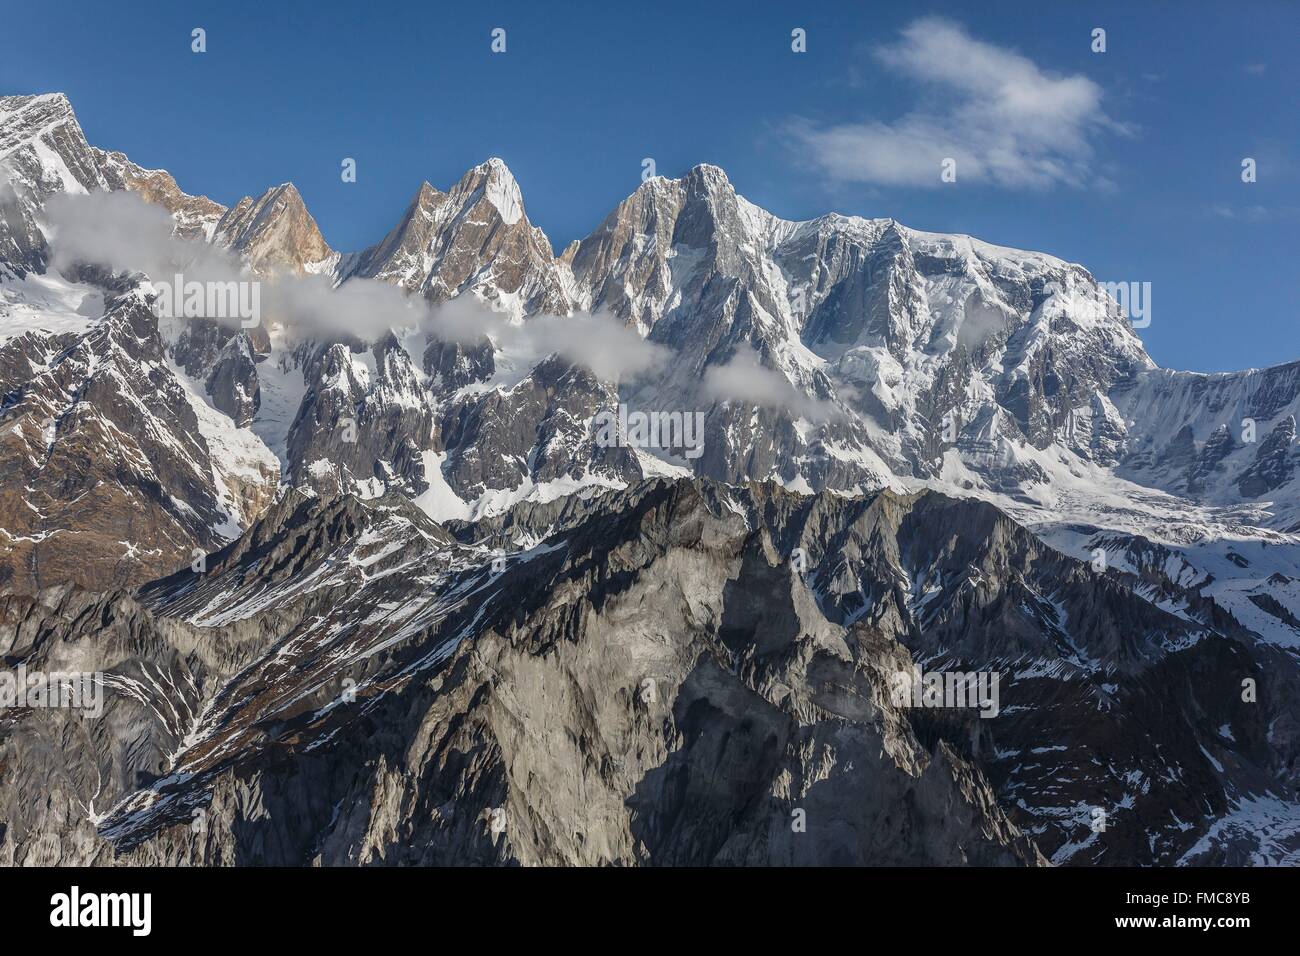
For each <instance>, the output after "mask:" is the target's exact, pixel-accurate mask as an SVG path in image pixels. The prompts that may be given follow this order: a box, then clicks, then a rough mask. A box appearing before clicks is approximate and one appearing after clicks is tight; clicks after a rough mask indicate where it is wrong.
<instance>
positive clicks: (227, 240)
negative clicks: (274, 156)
mask: <svg viewBox="0 0 1300 956" xmlns="http://www.w3.org/2000/svg"><path fill="white" fill-rule="evenodd" d="M214 240H215V241H216V242H218V243H220V244H222V245H225V246H229V247H230V248H231V249H233V250H235V251H236V252H238V253H240V254H241V256H242V257H243V258H244V260H245V261H246V262H247V263H248V264H249V266H251V267H252V268H253V269H254V270H255V271H256V272H258V273H260V274H262V275H275V274H277V273H286V274H291V275H298V276H302V275H308V274H317V273H328V272H330V271H331V270H332V269H333V268H334V264H335V263H336V262H337V261H338V254H337V253H336V252H334V251H333V250H332V249H330V247H329V246H328V245H327V244H326V242H325V237H324V236H322V235H321V232H320V228H319V227H318V226H317V225H316V220H315V219H313V218H312V216H311V213H309V212H308V211H307V207H306V205H305V204H304V203H303V201H302V196H300V195H299V194H298V190H297V189H296V188H295V187H294V185H293V183H284V184H282V185H280V186H276V187H274V188H272V189H268V190H267V191H266V192H264V193H262V195H261V196H258V197H257V198H256V199H254V198H253V197H252V196H245V197H244V198H243V199H241V200H239V202H237V203H236V204H235V205H234V206H233V207H231V208H230V209H229V210H228V211H227V212H226V213H225V215H223V216H222V217H221V220H220V221H219V222H218V223H217V224H216V227H215V234H214Z"/></svg>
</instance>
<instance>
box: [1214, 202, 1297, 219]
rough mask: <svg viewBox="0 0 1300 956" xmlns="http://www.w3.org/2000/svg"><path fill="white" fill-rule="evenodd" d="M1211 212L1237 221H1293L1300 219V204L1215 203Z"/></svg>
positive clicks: (1222, 217)
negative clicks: (1238, 204) (1235, 204)
mask: <svg viewBox="0 0 1300 956" xmlns="http://www.w3.org/2000/svg"><path fill="white" fill-rule="evenodd" d="M1210 214H1211V215H1213V216H1217V217H1218V218H1220V219H1231V220H1235V221H1237V222H1278V221H1292V220H1300V206H1261V205H1259V204H1252V205H1240V206H1234V205H1232V204H1230V203H1215V204H1214V205H1212V206H1211V207H1210Z"/></svg>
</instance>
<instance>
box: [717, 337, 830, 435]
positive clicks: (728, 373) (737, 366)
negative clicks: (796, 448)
mask: <svg viewBox="0 0 1300 956" xmlns="http://www.w3.org/2000/svg"><path fill="white" fill-rule="evenodd" d="M704 394H705V395H706V396H708V397H709V398H713V399H717V400H719V401H724V402H732V401H734V402H742V403H744V404H748V405H758V406H762V407H764V408H776V409H782V410H785V411H788V412H789V413H790V415H791V416H792V417H794V418H806V419H808V420H809V421H813V422H821V421H829V420H833V419H836V418H838V417H839V416H840V412H839V410H838V409H837V408H835V406H834V405H832V404H830V403H829V402H823V401H818V400H817V399H815V398H810V397H809V396H807V395H805V394H804V393H803V392H801V391H800V390H799V389H797V388H795V387H794V385H792V384H791V383H790V381H789V379H787V378H786V377H785V376H784V375H782V374H781V373H780V372H778V371H776V370H775V369H771V368H767V367H766V366H764V365H763V364H762V361H761V360H760V359H759V356H758V353H757V352H756V351H754V349H753V347H752V346H750V345H742V346H740V348H738V349H737V350H736V353H735V354H734V355H733V356H732V357H731V359H730V360H729V361H728V362H726V363H725V364H723V365H713V366H710V367H709V369H708V371H707V372H705V373H704Z"/></svg>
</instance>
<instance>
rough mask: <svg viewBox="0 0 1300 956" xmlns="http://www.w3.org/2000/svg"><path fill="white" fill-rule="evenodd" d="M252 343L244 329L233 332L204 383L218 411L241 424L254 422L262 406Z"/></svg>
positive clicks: (241, 425) (243, 425) (245, 424)
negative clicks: (254, 417)
mask: <svg viewBox="0 0 1300 956" xmlns="http://www.w3.org/2000/svg"><path fill="white" fill-rule="evenodd" d="M254 362H255V360H254V356H253V345H252V343H251V342H250V341H249V339H248V336H247V335H245V334H244V333H243V332H239V333H236V334H234V335H231V337H230V339H229V340H228V341H227V342H226V345H225V346H224V347H223V348H222V350H221V352H220V353H218V355H217V360H216V362H215V363H214V364H213V366H212V371H211V372H210V373H209V374H208V378H207V381H206V382H204V386H205V387H206V388H207V391H208V394H209V395H210V396H212V404H213V405H214V406H215V407H216V409H217V411H219V412H223V413H224V414H226V415H228V416H229V417H230V419H231V421H233V422H234V423H235V424H236V425H237V426H238V427H240V428H243V427H245V426H247V425H250V424H252V421H253V416H254V415H256V414H257V410H258V407H259V406H260V405H261V390H260V387H259V385H258V380H257V366H256V365H255V364H254Z"/></svg>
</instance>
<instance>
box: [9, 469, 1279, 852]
mask: <svg viewBox="0 0 1300 956" xmlns="http://www.w3.org/2000/svg"><path fill="white" fill-rule="evenodd" d="M512 518H513V521H512V522H511V524H512V525H513V528H514V531H513V533H515V534H519V535H523V536H524V537H525V538H527V539H528V540H527V542H526V544H525V546H524V547H523V549H522V550H519V546H517V545H514V546H511V548H512V550H511V553H509V554H508V555H506V557H505V559H504V561H503V562H501V565H502V566H503V567H504V570H501V571H494V570H493V565H492V560H493V557H492V552H490V551H487V550H485V548H484V547H483V545H482V544H469V543H460V542H458V541H457V540H456V539H454V538H453V537H452V536H451V535H449V534H448V533H447V531H446V530H444V529H442V528H440V527H439V526H437V525H435V524H433V523H432V522H429V521H428V519H427V518H426V517H425V516H424V515H423V514H422V513H421V512H419V511H418V510H416V509H414V508H412V507H411V506H410V505H409V503H406V502H405V501H404V500H403V499H400V498H390V499H384V500H381V501H377V502H372V503H370V504H363V503H362V502H360V501H358V500H356V499H354V498H344V499H339V500H336V501H333V502H321V501H318V500H307V499H303V498H301V497H299V496H296V495H293V494H290V495H287V496H286V497H284V498H283V499H282V500H281V501H280V502H279V503H277V504H276V505H275V506H273V507H272V508H271V509H270V511H268V513H267V514H266V516H265V517H264V518H263V519H262V521H261V522H259V524H258V525H257V526H256V527H255V528H254V529H253V530H251V531H250V532H249V534H248V535H247V536H245V537H244V538H243V539H241V540H240V541H239V542H238V543H236V544H234V545H231V546H230V547H228V548H227V549H225V550H223V551H222V552H220V553H218V554H217V555H214V556H212V558H211V560H210V561H209V563H208V566H207V570H206V572H204V573H202V574H196V573H193V572H190V571H188V570H187V571H182V572H180V573H178V574H177V575H175V576H174V577H171V578H168V579H166V580H163V581H160V582H158V583H156V584H154V585H150V586H149V587H147V588H145V589H144V590H143V591H142V592H141V594H140V596H139V597H138V598H137V599H135V600H130V599H127V598H125V597H121V596H118V597H109V598H102V599H100V598H91V597H89V596H86V595H81V594H75V593H68V592H66V590H63V591H51V592H46V593H45V594H43V595H41V596H40V597H39V598H37V599H31V598H21V599H19V598H11V599H9V600H8V601H7V602H5V603H3V604H0V620H5V621H7V622H9V625H10V630H11V631H13V632H14V633H16V635H17V636H16V637H15V638H14V639H13V641H12V645H11V647H10V648H9V649H7V650H6V653H7V654H9V655H10V659H18V660H22V661H24V662H25V663H26V664H27V666H28V667H29V669H36V668H37V667H38V666H44V667H47V668H53V667H54V666H55V665H62V666H64V667H68V666H69V664H68V662H70V661H76V662H77V664H78V666H79V667H81V668H83V669H96V668H97V669H101V670H104V671H105V672H106V673H107V675H108V676H107V677H106V678H105V684H106V685H107V691H106V697H105V706H104V717H103V718H100V719H99V722H95V721H93V720H87V723H88V724H90V726H89V727H88V728H87V729H88V730H89V733H85V734H76V735H75V737H76V739H78V740H79V741H82V742H81V743H79V744H78V745H77V747H76V748H75V749H73V750H59V751H56V753H57V754H58V756H57V757H56V759H57V760H60V761H65V760H66V761H68V763H69V766H68V767H67V768H63V767H61V766H59V765H58V764H55V765H51V764H50V762H49V761H50V754H49V752H48V749H47V748H45V747H44V746H43V745H42V743H41V742H42V741H44V740H48V739H51V738H58V737H63V738H67V737H68V735H69V732H70V730H71V729H72V727H73V726H74V724H75V723H77V722H80V721H83V720H84V719H85V718H82V717H80V716H78V715H76V714H73V713H71V712H69V711H66V710H64V711H60V710H43V709H39V708H37V709H33V710H31V711H29V712H27V713H23V714H20V715H18V716H17V717H12V718H10V719H9V720H8V722H7V723H6V725H5V728H4V730H3V732H0V756H3V759H4V762H5V764H6V765H7V766H8V767H10V768H12V770H11V773H12V774H14V775H16V779H21V780H23V781H27V782H29V783H30V782H32V781H40V780H42V779H45V780H50V779H53V778H54V776H55V775H60V774H66V775H65V776H61V777H60V779H64V780H67V781H69V782H68V783H67V784H66V785H64V786H63V787H60V788H58V789H53V788H51V792H52V793H54V794H56V796H55V799H54V800H52V801H50V802H48V803H44V804H42V803H36V804H33V803H32V802H30V801H27V800H24V799H21V798H20V796H19V795H20V793H21V792H22V791H20V790H17V789H15V788H6V789H2V790H0V821H3V822H5V823H6V826H5V828H4V834H5V835H4V837H3V838H0V858H4V859H5V860H6V861H7V862H13V863H34V862H47V863H48V862H63V863H69V862H97V863H111V862H129V863H150V864H153V863H182V862H184V863H225V864H235V863H257V864H281V865H283V864H289V865H297V864H309V863H319V864H326V865H330V864H349V863H385V864H397V863H482V864H491V863H523V864H574V863H648V864H696V865H698V864H710V863H745V864H756V863H763V864H833V863H841V864H855V863H876V864H899V863H924V864H951V863H976V864H1022V865H1023V864H1033V863H1036V862H1043V861H1044V855H1046V856H1050V857H1052V858H1053V859H1055V860H1056V861H1057V862H1062V863H1065V862H1088V863H1092V862H1100V863H1110V864H1123V863H1130V864H1131V863H1152V862H1173V861H1176V860H1179V859H1184V858H1187V857H1189V856H1191V857H1197V856H1203V855H1207V854H1208V855H1211V856H1214V857H1215V858H1216V860H1217V861H1219V862H1243V861H1245V860H1248V859H1250V854H1252V853H1256V852H1261V850H1262V848H1261V847H1259V846H1253V845H1252V846H1246V845H1244V844H1242V842H1241V841H1240V834H1239V833H1233V834H1232V836H1231V838H1229V837H1228V835H1227V833H1226V830H1224V829H1223V828H1219V827H1217V821H1219V820H1220V819H1221V818H1223V817H1224V815H1225V814H1228V813H1230V812H1231V809H1232V807H1233V806H1234V804H1240V803H1241V802H1242V801H1249V800H1251V799H1256V796H1254V795H1258V796H1259V797H1260V798H1262V797H1263V795H1264V794H1267V793H1272V794H1274V795H1275V796H1276V795H1281V794H1283V793H1285V794H1291V793H1292V792H1293V789H1294V787H1295V785H1296V782H1297V781H1296V779H1295V772H1294V756H1295V748H1296V738H1295V733H1294V730H1295V728H1296V726H1297V725H1296V717H1297V707H1300V704H1298V703H1297V698H1296V696H1295V695H1294V693H1293V690H1294V688H1295V686H1296V678H1297V673H1296V665H1295V662H1294V661H1293V660H1291V659H1290V658H1289V657H1288V656H1287V655H1284V654H1278V653H1276V652H1274V651H1271V650H1270V649H1269V648H1268V647H1267V646H1265V645H1261V644H1259V643H1258V642H1256V641H1254V640H1253V639H1252V638H1251V637H1250V636H1249V635H1247V634H1245V633H1244V632H1242V631H1241V630H1240V629H1237V628H1235V626H1234V625H1233V623H1232V622H1231V619H1230V618H1226V617H1225V616H1223V615H1221V614H1220V615H1219V616H1218V618H1217V619H1215V620H1214V621H1213V622H1212V623H1210V622H1207V623H1202V622H1197V621H1189V620H1185V619H1183V618H1180V617H1177V616H1175V615H1172V614H1168V613H1166V612H1164V611H1161V610H1159V609H1158V608H1156V607H1154V606H1153V605H1151V604H1149V603H1147V602H1146V601H1145V600H1144V599H1142V598H1140V597H1138V596H1137V595H1135V594H1134V593H1133V592H1132V591H1131V590H1130V586H1131V582H1130V580H1129V579H1128V578H1127V577H1126V576H1125V575H1115V574H1107V573H1097V572H1095V571H1093V570H1092V569H1091V568H1089V567H1088V565H1086V564H1083V563H1081V562H1075V561H1072V560H1071V559H1069V558H1066V557H1064V556H1062V555H1060V554H1058V553H1056V552H1053V551H1051V550H1050V549H1047V548H1045V546H1043V545H1042V544H1041V543H1040V542H1039V541H1037V539H1035V538H1034V537H1033V536H1032V535H1030V534H1029V533H1027V532H1026V531H1024V530H1023V529H1021V528H1019V527H1018V526H1017V525H1016V524H1015V523H1014V522H1012V521H1011V520H1010V519H1008V518H1007V517H1006V516H1005V515H1002V514H1000V513H999V512H998V511H997V510H996V509H994V508H992V507H991V506H988V505H986V504H982V503H979V502H975V501H955V500H952V499H946V498H943V497H942V496H937V495H933V494H929V495H921V496H908V497H900V496H896V495H893V494H891V493H888V492H885V493H882V494H880V495H879V496H876V497H875V498H873V499H870V500H865V499H863V500H848V499H843V498H838V497H835V496H832V495H821V496H818V497H815V498H806V497H802V496H798V495H792V494H789V493H786V492H781V491H780V490H778V489H773V488H770V487H761V486H753V487H749V488H744V489H729V488H727V487H725V486H720V485H713V484H709V483H691V482H675V483H674V482H655V483H649V484H645V485H640V486H637V487H636V488H634V489H630V490H629V491H626V492H618V493H611V494H610V495H607V496H605V497H603V498H601V499H599V500H598V501H596V502H592V503H590V504H588V505H581V504H580V503H576V502H575V501H574V500H573V499H570V500H569V501H567V502H554V503H552V504H551V505H545V506H543V505H528V506H524V507H522V508H521V509H520V510H517V511H516V512H514V513H513V514H512ZM542 525H545V526H546V527H547V528H548V529H549V531H548V532H547V533H544V534H538V533H536V531H537V529H538V528H539V527H540V526H542ZM500 527H502V520H501V518H496V519H492V520H491V521H489V522H487V523H485V524H483V525H457V526H455V530H456V533H457V535H458V537H459V538H460V539H461V541H464V542H469V541H471V540H473V539H475V538H476V537H478V536H479V535H480V534H482V533H484V532H486V533H487V534H488V538H487V539H483V540H489V541H490V540H493V539H496V540H500V539H499V538H497V532H496V531H494V529H496V528H500ZM529 528H532V529H533V531H532V532H529V531H527V529H529ZM533 542H536V543H533ZM796 548H798V549H802V550H801V551H796V550H795V549H796ZM1206 613H1207V614H1210V615H1211V616H1213V612H1212V609H1207V611H1206ZM92 620H95V621H98V620H103V621H107V622H108V624H107V625H106V629H104V627H101V631H100V632H99V633H94V634H92V631H91V628H92V627H93V626H94V627H100V626H99V625H91V624H90V623H89V622H90V621H92ZM914 661H925V665H924V666H925V669H926V671H935V670H962V671H975V670H996V671H999V672H1000V673H1001V680H1002V683H1001V699H1000V712H999V714H998V715H997V716H995V717H992V718H991V719H982V718H980V717H979V716H977V713H976V712H975V711H973V710H961V709H957V710H953V709H937V710H936V709H925V708H915V707H902V706H899V702H898V701H897V700H896V699H895V698H894V697H893V696H892V694H891V691H890V686H891V685H890V681H891V679H892V677H893V675H895V674H896V673H898V672H899V671H906V670H907V669H908V668H910V667H911V666H912V663H913V662H914ZM1243 675H1244V676H1251V677H1253V678H1254V679H1256V680H1257V681H1258V682H1259V686H1260V700H1259V702H1258V703H1255V704H1246V703H1243V701H1242V700H1241V696H1240V694H1239V689H1240V680H1241V677H1242V676H1243ZM1266 675H1267V676H1266ZM128 678H129V679H130V680H129V681H128ZM171 685H175V686H176V687H177V688H183V690H178V691H177V692H173V691H172V690H171V689H170V687H171ZM176 694H179V695H180V696H179V698H178V697H176ZM166 701H172V703H171V705H170V706H169V705H168V704H167V703H166ZM128 726H129V727H131V728H132V731H131V733H132V734H134V735H135V736H136V737H138V738H139V743H138V744H137V745H136V746H134V747H132V748H130V749H129V750H123V749H122V748H119V747H116V746H114V745H113V740H114V738H115V736H120V735H121V734H122V733H124V730H123V728H125V727H128ZM1139 728H1140V730H1139ZM1270 728H1272V730H1271V731H1270ZM1280 728H1287V729H1286V730H1284V731H1283V730H1281V729H1280ZM1270 734H1271V738H1270ZM1279 735H1281V736H1279ZM38 754H39V756H38ZM163 755H173V756H170V757H165V756H163ZM1089 755H1091V756H1092V758H1095V759H1090V757H1089ZM36 785H38V786H39V785H40V784H39V783H37V784H36ZM1285 799H1293V797H1286V798H1285ZM91 805H93V806H94V808H95V809H94V813H93V818H92V817H88V816H87V814H86V812H85V810H84V809H81V808H83V807H86V806H91ZM1094 807H1095V808H1101V809H1102V810H1104V811H1105V812H1106V814H1107V826H1106V829H1105V831H1104V832H1099V831H1096V830H1095V829H1094V828H1093V826H1092V821H1093V820H1094V819H1095V814H1093V813H1092V808H1094ZM797 811H802V813H800V812H797ZM1216 834H1220V835H1222V836H1223V839H1220V838H1219V837H1218V836H1216ZM1261 839H1262V837H1261ZM1287 839H1290V838H1287ZM1287 846H1288V847H1289V849H1287V848H1285V847H1284V848H1282V850H1281V851H1280V852H1294V851H1295V848H1294V847H1292V846H1290V845H1289V844H1287ZM1274 850H1275V851H1276V850H1277V848H1276V847H1275V848H1274ZM1267 852H1272V851H1267Z"/></svg>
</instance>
